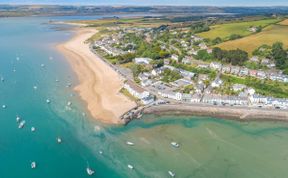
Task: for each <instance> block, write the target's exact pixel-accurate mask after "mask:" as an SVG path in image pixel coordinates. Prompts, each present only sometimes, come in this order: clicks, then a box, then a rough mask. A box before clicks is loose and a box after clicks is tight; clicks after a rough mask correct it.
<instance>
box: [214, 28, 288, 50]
mask: <svg viewBox="0 0 288 178" xmlns="http://www.w3.org/2000/svg"><path fill="white" fill-rule="evenodd" d="M287 34H288V26H286V25H271V26H269V27H267V28H265V29H264V30H263V31H262V32H260V33H257V34H254V35H250V36H247V37H245V38H241V39H238V40H233V41H227V42H224V43H221V44H219V45H218V47H220V48H222V49H237V48H239V49H242V50H245V51H247V52H248V53H250V54H251V53H252V52H253V50H254V49H256V48H258V47H259V46H261V45H263V44H268V45H271V44H273V43H275V42H277V41H279V42H282V43H283V44H284V46H285V47H286V48H287V47H288V36H287Z"/></svg>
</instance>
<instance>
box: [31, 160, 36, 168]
mask: <svg viewBox="0 0 288 178" xmlns="http://www.w3.org/2000/svg"><path fill="white" fill-rule="evenodd" d="M31 168H32V169H35V168H36V162H35V161H33V162H32V163H31Z"/></svg>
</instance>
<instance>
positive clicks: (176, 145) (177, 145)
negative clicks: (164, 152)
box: [171, 142, 180, 148]
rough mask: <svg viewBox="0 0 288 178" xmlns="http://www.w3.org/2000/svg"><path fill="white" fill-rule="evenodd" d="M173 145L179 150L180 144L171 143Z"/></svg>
mask: <svg viewBox="0 0 288 178" xmlns="http://www.w3.org/2000/svg"><path fill="white" fill-rule="evenodd" d="M171 145H172V146H173V147H175V148H179V146H180V145H179V144H178V143H177V142H171Z"/></svg>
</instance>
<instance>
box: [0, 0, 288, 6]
mask: <svg viewBox="0 0 288 178" xmlns="http://www.w3.org/2000/svg"><path fill="white" fill-rule="evenodd" d="M0 4H73V5H88V4H91V5H92V4H93V5H139V6H143V5H190V6H193V5H194V6H196V5H209V6H288V0H0Z"/></svg>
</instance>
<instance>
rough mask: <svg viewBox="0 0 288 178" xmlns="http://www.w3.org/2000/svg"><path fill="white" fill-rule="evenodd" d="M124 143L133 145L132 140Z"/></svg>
mask: <svg viewBox="0 0 288 178" xmlns="http://www.w3.org/2000/svg"><path fill="white" fill-rule="evenodd" d="M126 144H127V145H130V146H133V145H134V143H133V142H129V141H127V142H126Z"/></svg>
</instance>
